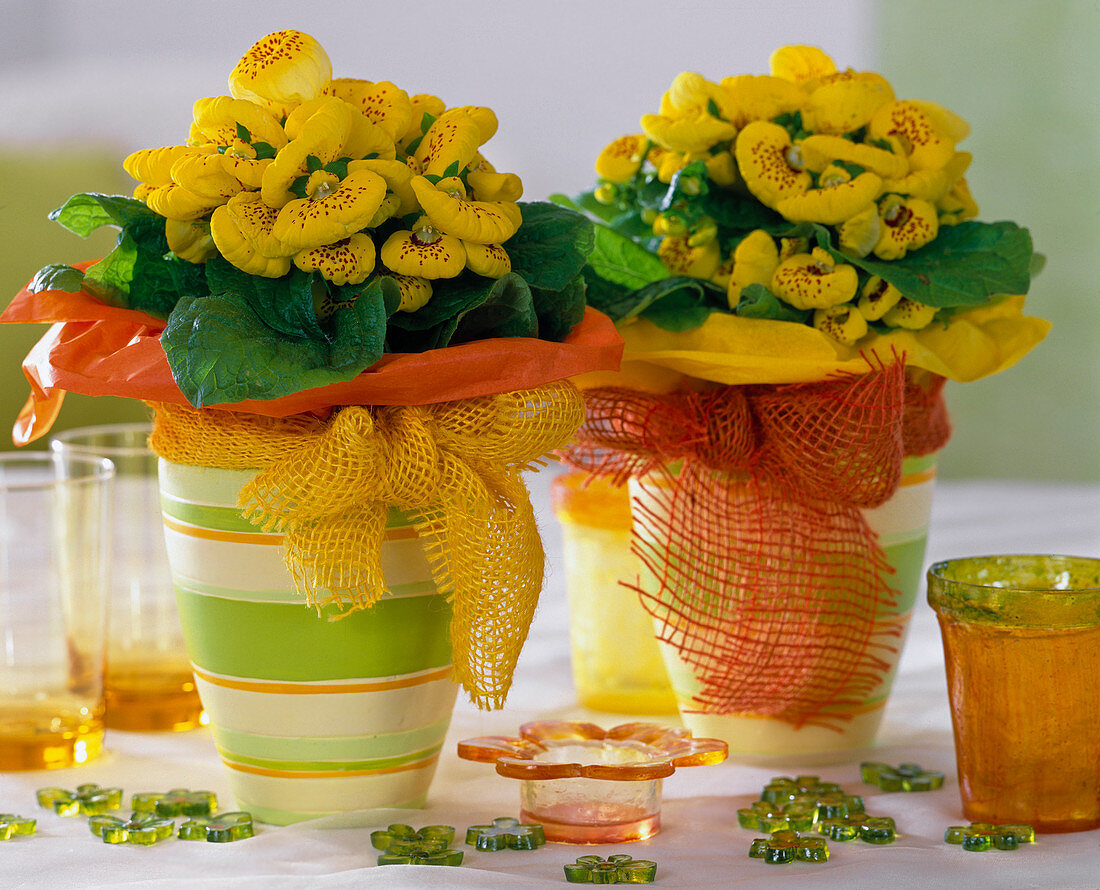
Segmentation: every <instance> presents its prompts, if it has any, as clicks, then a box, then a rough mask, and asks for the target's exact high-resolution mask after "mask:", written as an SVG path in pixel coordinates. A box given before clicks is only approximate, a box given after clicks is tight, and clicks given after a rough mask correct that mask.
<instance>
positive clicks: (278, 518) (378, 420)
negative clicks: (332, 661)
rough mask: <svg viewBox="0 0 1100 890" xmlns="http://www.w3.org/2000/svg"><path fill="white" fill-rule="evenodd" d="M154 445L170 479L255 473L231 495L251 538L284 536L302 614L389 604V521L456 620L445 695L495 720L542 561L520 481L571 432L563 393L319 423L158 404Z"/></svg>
mask: <svg viewBox="0 0 1100 890" xmlns="http://www.w3.org/2000/svg"><path fill="white" fill-rule="evenodd" d="M153 407H154V408H155V410H156V422H155V426H154V430H153V435H152V439H151V443H152V446H153V449H154V450H155V451H156V452H157V454H159V455H160V456H161V457H164V458H166V459H168V460H171V461H174V462H176V463H183V464H192V465H200V466H212V467H220V468H223V469H235V470H243V469H256V470H258V472H257V474H256V476H255V477H254V478H253V479H252V480H251V481H250V482H248V483H247V484H246V485H245V486H244V487H243V488H242V489H241V491H240V493H239V495H238V506H239V507H240V508H241V510H242V512H243V513H244V515H246V516H247V517H248V518H249V519H250V520H251V521H252V523H253V524H255V525H258V526H260V527H262V528H263V529H264V530H268V531H270V530H276V531H280V532H282V533H283V535H284V548H285V558H286V564H287V567H288V569H289V570H290V573H291V575H292V577H293V579H294V584H295V586H296V587H297V589H298V590H299V592H301V593H302V594H303V595H304V596H305V598H306V601H307V602H308V603H309V604H310V605H312V606H315V607H317V608H318V609H319V608H320V607H321V606H323V605H326V604H329V603H332V604H335V606H336V607H337V608H338V610H339V612H338V613H337V615H336V616H335V617H337V618H338V617H342V616H343V615H346V614H348V613H350V612H352V611H356V610H359V609H365V608H369V607H370V606H371V605H373V604H374V603H375V602H377V600H378V599H379V598H380V597H382V596H383V595H384V593H385V592H386V582H385V579H384V578H383V575H382V566H381V546H382V536H383V532H384V530H385V526H386V519H387V516H388V514H389V511H390V509H391V508H392V507H397V508H399V509H401V510H404V511H407V512H408V513H410V514H411V515H412V516H413V517H414V520H415V524H416V531H417V534H418V535H419V536H420V537H421V539H422V543H423V545H424V550H425V553H426V554H427V557H428V561H429V563H430V565H431V568H432V574H433V577H434V579H435V582H436V585H437V587H438V588H439V590H440V591H441V592H443V593H445V594H447V595H448V597H449V599H450V600H451V603H452V607H453V618H452V621H451V643H452V648H453V654H454V674H455V680H456V681H457V682H459V683H461V684H462V686H463V687H464V688H465V689H466V691H467V692H468V693H469V695H470V698H471V700H472V701H473V702H474V703H475V704H476V705H478V706H479V707H483V708H486V707H500V706H501V705H503V703H504V699H505V696H506V695H507V692H508V688H509V687H510V685H511V682H512V672H513V670H514V669H515V666H516V661H517V660H518V658H519V652H520V649H521V648H522V646H523V643H524V641H525V639H526V637H527V631H528V628H529V626H530V623H531V618H532V616H533V614H534V611H535V606H536V604H537V602H538V596H539V592H540V590H541V588H542V578H543V567H544V562H545V558H544V554H543V549H542V542H541V540H540V538H539V533H538V527H537V525H536V523H535V517H534V511H533V509H532V507H531V502H530V497H529V495H528V492H527V487H526V485H525V484H524V481H523V478H522V476H521V473H522V472H523V471H525V470H529V469H532V468H534V467H535V466H537V465H539V463H540V461H539V458H541V457H542V456H544V455H545V454H547V453H548V452H550V451H552V450H554V449H555V448H560V447H562V446H563V445H565V443H566V442H567V441H568V440H569V438H570V437H571V436H572V434H573V433H574V431H575V430H576V429H577V427H578V426H579V425H580V423H581V421H582V420H583V419H584V402H583V399H582V397H581V395H580V393H579V392H578V391H577V389H576V388H575V387H574V386H573V385H572V384H570V383H568V382H558V383H552V384H548V385H545V386H541V387H539V388H537V389H531V390H521V391H517V392H510V393H503V394H501V395H495V396H485V397H480V398H473V399H464V400H461V401H456V402H446V403H442V404H438V405H425V406H411V407H406V406H401V407H348V408H343V409H341V410H339V411H338V412H337V413H335V414H333V416H332V417H331V418H330V419H329V420H327V421H321V420H317V419H314V418H311V417H307V416H301V415H299V416H296V417H291V418H285V419H278V418H268V417H260V416H257V415H251V414H236V413H230V412H226V411H217V410H209V409H207V410H196V409H194V408H191V407H189V406H178V405H169V404H156V405H154V406H153Z"/></svg>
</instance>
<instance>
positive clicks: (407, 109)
mask: <svg viewBox="0 0 1100 890" xmlns="http://www.w3.org/2000/svg"><path fill="white" fill-rule="evenodd" d="M324 94H325V95H327V96H335V97H336V98H337V99H343V100H344V101H345V102H347V103H348V104H349V105H351V106H352V107H353V108H355V109H357V110H358V111H359V113H360V114H362V115H363V116H364V117H365V118H367V120H369V121H370V122H371V123H373V124H376V125H377V126H379V127H381V128H382V129H383V130H384V131H385V132H386V135H387V136H389V137H390V141H391V142H394V143H396V142H397V140H398V139H400V138H401V136H403V135H404V133H405V131H406V130H408V129H409V127H410V126H411V125H412V124H413V107H412V102H410V101H409V94H408V93H406V92H405V91H404V90H403V89H401V88H399V87H397V86H395V85H394V84H392V83H390V82H389V81H388V80H380V81H378V82H376V83H372V82H371V81H369V80H358V79H356V78H353V77H337V78H335V79H333V80H332V81H330V82H329V84H328V86H326V87H325V89H324Z"/></svg>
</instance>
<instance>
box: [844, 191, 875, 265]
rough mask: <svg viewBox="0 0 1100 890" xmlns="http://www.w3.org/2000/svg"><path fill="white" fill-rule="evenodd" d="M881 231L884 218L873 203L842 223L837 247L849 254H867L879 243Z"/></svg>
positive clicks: (862, 255) (857, 255)
mask: <svg viewBox="0 0 1100 890" xmlns="http://www.w3.org/2000/svg"><path fill="white" fill-rule="evenodd" d="M881 231H882V220H881V219H879V215H878V206H877V205H875V204H871V206H869V207H866V208H865V209H863V210H862V211H860V212H859V213H857V214H856V215H855V216H852V217H850V218H848V219H846V220H844V222H843V223H842V224H841V225H840V228H839V229H838V230H837V247H838V248H839V249H840V251H841V253H846V254H848V255H849V256H856V257H864V256H867V254H869V253H870V252H871V251H872V250H874V249H875V245H876V244H878V236H879V234H880V233H881Z"/></svg>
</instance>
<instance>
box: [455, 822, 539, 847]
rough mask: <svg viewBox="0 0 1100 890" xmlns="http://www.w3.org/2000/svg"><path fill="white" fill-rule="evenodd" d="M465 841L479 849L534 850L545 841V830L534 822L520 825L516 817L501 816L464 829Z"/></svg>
mask: <svg viewBox="0 0 1100 890" xmlns="http://www.w3.org/2000/svg"><path fill="white" fill-rule="evenodd" d="M466 843H467V844H469V845H470V846H472V847H476V848H477V849H479V850H485V851H490V852H495V851H497V850H504V849H509V850H534V849H535V848H536V847H541V846H542V845H543V844H545V843H546V832H545V831H544V830H543V827H542V826H541V825H537V824H534V823H531V824H527V825H520V823H519V820H518V819H512V818H510V817H502V818H500V819H494V820H493V824H492V825H471V826H470V827H469V828H467V829H466Z"/></svg>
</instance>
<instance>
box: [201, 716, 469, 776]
mask: <svg viewBox="0 0 1100 890" xmlns="http://www.w3.org/2000/svg"><path fill="white" fill-rule="evenodd" d="M450 722H451V718H450V714H448V715H447V717H446V718H444V719H443V720H439V721H437V722H436V723H433V724H431V725H430V726H424V727H420V728H418V729H412V730H409V731H408V732H391V733H385V734H383V735H366V736H337V737H335V738H317V737H311V738H284V737H281V736H270V735H257V734H255V733H248V732H235V731H233V730H230V729H222V728H220V727H218V726H212V727H210V732H211V735H213V737H214V744H215V745H217V746H218V750H219V751H221V752H222V753H223V754H224V755H225V756H227V757H228V758H229V759H230V760H235V761H238V762H241V763H261V762H267V763H269V764H273V763H275V762H278V761H286V762H289V761H310V760H313V761H318V762H320V761H325V760H327V761H330V762H331V761H337V760H343V761H352V760H356V759H358V760H364V759H381V758H387V757H399V756H402V755H405V754H407V752H409V751H420V752H423V751H426V750H428V749H434V750H438V749H439V748H440V747H441V745H442V741H443V739H444V738H445V737H446V735H447V728H448V726H449V725H450ZM418 756H420V755H417V757H418ZM417 757H412V756H411V755H410V759H413V760H415V759H417Z"/></svg>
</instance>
